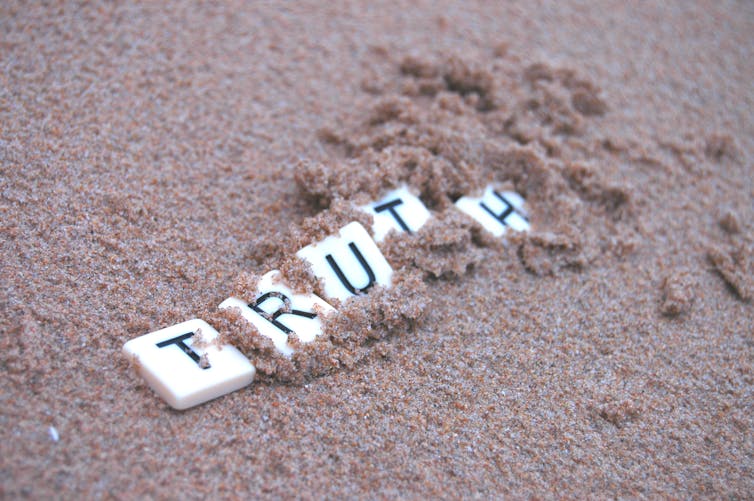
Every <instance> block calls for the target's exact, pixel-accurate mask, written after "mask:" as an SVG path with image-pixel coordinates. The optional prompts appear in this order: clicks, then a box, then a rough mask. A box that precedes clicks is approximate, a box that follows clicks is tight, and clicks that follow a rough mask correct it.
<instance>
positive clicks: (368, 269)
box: [325, 242, 375, 294]
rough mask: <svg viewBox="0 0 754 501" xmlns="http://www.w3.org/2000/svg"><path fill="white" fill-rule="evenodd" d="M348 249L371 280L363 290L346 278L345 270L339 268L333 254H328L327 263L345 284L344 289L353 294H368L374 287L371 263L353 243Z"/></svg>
mask: <svg viewBox="0 0 754 501" xmlns="http://www.w3.org/2000/svg"><path fill="white" fill-rule="evenodd" d="M348 247H349V248H350V249H351V252H353V255H354V256H356V259H358V261H359V263H360V264H361V266H362V267H363V268H364V271H366V272H367V277H368V278H369V282H368V283H367V284H366V285H365V286H364V287H362V288H360V289H357V288H355V287H354V286H353V285H352V284H351V281H350V280H348V279H347V278H346V276H345V275H344V274H343V270H341V269H340V266H338V263H336V262H335V259H333V257H332V254H328V255H327V256H326V257H325V259H327V263H328V264H329V265H330V267H331V268H332V269H333V271H334V272H335V274H336V275H337V276H338V279H340V282H341V283H342V284H343V287H345V288H346V289H348V291H349V292H350V293H351V294H358V293H360V292H366V291H367V289H369V288H370V287H372V286H373V285H374V280H375V277H374V271H372V267H371V266H369V263H367V261H366V259H364V256H363V255H362V254H361V251H360V250H359V248H358V247H356V244H355V243H353V242H351V243H350V244H348Z"/></svg>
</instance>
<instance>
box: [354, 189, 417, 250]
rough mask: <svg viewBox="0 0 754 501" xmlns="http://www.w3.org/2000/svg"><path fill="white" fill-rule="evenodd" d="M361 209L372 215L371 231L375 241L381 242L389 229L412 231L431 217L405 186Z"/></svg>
mask: <svg viewBox="0 0 754 501" xmlns="http://www.w3.org/2000/svg"><path fill="white" fill-rule="evenodd" d="M361 209H362V210H364V211H366V212H368V213H369V214H371V215H372V217H374V224H373V225H372V233H373V234H374V239H375V240H376V241H377V242H382V241H383V240H384V239H385V237H386V236H387V234H388V232H389V231H390V230H396V231H398V232H404V231H405V232H408V233H414V232H416V231H418V230H419V228H421V227H422V226H423V225H424V223H426V222H427V220H428V219H429V218H430V217H431V216H430V213H429V211H428V210H427V208H426V207H425V206H424V204H423V203H422V202H421V200H419V198H417V197H416V196H414V195H412V194H411V192H410V191H408V188H407V187H406V186H402V187H400V188H398V189H397V190H393V191H391V192H390V193H388V194H387V195H386V196H385V197H384V198H383V199H382V200H380V201H379V202H375V203H373V204H369V205H365V206H364V207H361Z"/></svg>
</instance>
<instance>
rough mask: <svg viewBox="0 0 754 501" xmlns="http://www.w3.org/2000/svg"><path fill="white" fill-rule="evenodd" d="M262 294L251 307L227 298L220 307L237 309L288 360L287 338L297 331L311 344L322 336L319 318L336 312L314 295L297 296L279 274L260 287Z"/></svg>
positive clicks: (266, 277) (269, 276) (265, 279)
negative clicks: (281, 280)
mask: <svg viewBox="0 0 754 501" xmlns="http://www.w3.org/2000/svg"><path fill="white" fill-rule="evenodd" d="M257 288H258V289H259V295H258V296H257V297H256V298H255V300H254V302H253V303H251V304H246V303H245V302H244V301H242V300H240V299H238V298H234V297H231V298H228V299H226V300H225V301H223V302H222V303H220V308H223V309H225V308H234V307H235V308H238V309H239V310H241V315H243V317H244V318H245V319H246V320H248V321H249V322H251V323H252V324H253V325H254V327H256V328H257V330H258V331H259V333H260V334H262V335H263V336H265V337H268V338H270V339H271V340H272V342H273V343H274V344H275V348H277V350H278V351H279V352H280V353H282V354H283V355H285V356H286V357H289V358H290V356H291V355H293V348H291V347H290V346H289V345H288V335H289V334H290V333H291V332H295V333H296V336H298V338H299V339H300V340H301V342H302V343H309V342H311V341H313V340H314V338H315V337H317V336H319V335H320V334H322V321H321V320H320V315H326V314H328V313H330V312H333V311H335V309H334V308H333V307H332V306H330V305H329V304H327V303H326V302H324V301H323V300H322V299H320V298H319V297H317V296H315V295H314V294H295V293H294V292H293V291H292V290H291V289H290V288H289V287H287V286H286V285H284V284H283V283H281V282H280V272H279V271H277V270H273V271H271V272H269V273H267V274H266V275H264V276H263V277H262V278H261V280H260V281H259V283H258V284H257Z"/></svg>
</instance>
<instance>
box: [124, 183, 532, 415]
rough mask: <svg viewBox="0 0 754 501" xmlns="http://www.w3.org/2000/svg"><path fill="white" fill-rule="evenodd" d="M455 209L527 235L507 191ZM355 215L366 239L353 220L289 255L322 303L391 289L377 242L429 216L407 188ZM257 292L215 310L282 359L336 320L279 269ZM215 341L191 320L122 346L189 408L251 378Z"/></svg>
mask: <svg viewBox="0 0 754 501" xmlns="http://www.w3.org/2000/svg"><path fill="white" fill-rule="evenodd" d="M455 206H456V207H457V208H458V209H460V210H461V211H463V212H464V213H466V214H467V215H469V216H470V217H472V218H474V219H475V220H476V221H477V222H479V223H480V224H481V225H482V227H484V228H485V229H486V230H487V231H489V232H490V233H492V234H493V235H495V236H497V237H502V236H503V234H504V233H505V232H506V230H507V229H508V228H510V229H512V230H515V231H528V230H529V220H528V218H527V216H526V212H525V210H524V207H523V206H524V199H523V198H522V197H521V196H520V195H518V194H517V193H514V192H510V191H505V192H500V191H497V190H496V189H494V187H493V186H488V187H487V188H486V189H485V191H484V193H483V194H482V196H481V197H478V198H477V197H462V198H460V199H459V200H458V201H456V203H455ZM360 209H362V210H364V211H366V212H368V213H369V214H371V215H372V217H373V221H374V223H373V225H372V228H371V230H372V231H371V235H370V234H369V232H367V230H366V229H365V228H364V227H363V226H362V225H361V224H359V223H357V222H352V223H349V224H347V225H345V226H344V227H343V228H341V229H340V230H339V231H338V234H337V235H331V236H328V237H326V238H325V239H324V240H321V241H319V242H315V243H312V244H311V245H308V246H306V247H304V248H303V249H301V250H299V251H298V252H297V253H296V256H297V257H298V258H299V259H303V260H304V261H305V262H306V263H307V264H308V265H309V267H310V269H311V271H312V274H313V276H314V277H316V279H319V280H321V282H322V284H323V286H324V290H323V292H324V296H326V299H330V298H334V299H338V300H340V301H347V300H348V299H349V298H352V297H354V296H356V295H359V294H364V293H366V292H368V291H369V289H370V288H372V287H373V286H374V285H375V284H379V285H381V286H383V287H390V286H391V281H392V275H393V269H392V268H391V267H390V264H389V263H388V262H387V260H386V259H385V256H384V255H383V254H382V252H381V251H380V249H379V247H378V245H377V244H378V243H380V242H382V241H383V240H384V239H385V237H386V236H387V234H388V233H389V232H390V231H397V232H403V233H408V234H411V233H415V232H416V231H418V230H419V229H420V228H421V227H422V226H423V225H424V224H425V223H426V222H427V221H428V220H429V219H430V218H431V217H432V216H431V214H430V212H429V211H428V210H427V208H426V207H425V205H424V204H423V203H422V201H421V200H420V199H419V198H418V197H417V196H415V195H414V194H412V193H411V191H409V189H408V188H407V187H406V186H403V187H401V188H398V189H396V190H394V191H391V192H390V193H388V194H387V195H386V196H385V197H384V198H383V199H381V200H379V201H377V202H375V203H372V204H369V205H366V206H364V207H360ZM257 290H258V296H257V297H256V298H255V299H254V300H253V301H252V302H251V303H247V302H246V301H242V300H241V299H238V298H235V297H230V298H228V299H226V300H225V301H223V302H222V303H220V306H219V307H220V308H221V309H227V308H237V309H238V310H239V311H240V313H241V315H242V316H243V318H244V319H245V320H246V321H248V322H250V323H251V324H252V325H253V326H254V327H255V328H256V329H257V331H258V332H259V333H260V334H261V335H262V336H266V337H268V338H269V339H270V340H272V343H273V344H274V346H275V348H276V349H277V350H278V351H279V352H280V353H281V354H282V355H283V356H285V357H289V358H290V357H291V356H292V355H293V353H294V350H293V348H292V347H291V346H290V345H289V344H288V337H289V336H290V335H291V334H293V333H295V334H296V336H297V337H298V339H299V340H300V341H301V342H302V343H310V342H312V341H313V340H314V339H315V338H316V337H317V336H319V335H321V334H322V321H321V319H322V317H324V316H326V315H337V310H336V309H335V308H333V307H332V306H331V305H330V304H328V303H327V301H326V300H325V299H322V298H320V297H318V296H316V295H314V294H301V293H297V292H295V291H293V290H292V289H291V288H290V287H288V285H286V284H285V283H284V282H283V280H282V276H281V274H280V272H279V271H278V270H273V271H270V272H269V273H267V274H265V275H264V276H263V277H262V278H261V279H260V280H259V283H258V284H257ZM218 336H219V333H218V332H217V330H215V329H214V328H213V327H212V326H211V325H209V324H208V323H207V322H205V321H204V320H201V319H199V318H195V319H192V320H189V321H187V322H182V323H180V324H177V325H173V326H171V327H167V328H165V329H161V330H158V331H155V332H151V333H149V334H145V335H143V336H140V337H138V338H136V339H132V340H130V341H128V342H127V343H126V344H125V345H123V352H124V354H125V355H126V356H127V357H129V358H131V359H132V360H134V362H135V366H136V367H137V370H138V372H139V374H140V375H141V376H142V377H143V378H144V379H145V380H146V381H147V383H148V384H149V386H150V387H151V388H152V389H153V390H154V391H155V392H156V393H157V394H158V395H160V397H162V398H163V399H164V400H165V401H166V402H167V403H168V404H169V405H170V406H172V407H173V408H175V409H188V408H189V407H193V406H195V405H199V404H202V403H204V402H207V401H209V400H212V399H214V398H217V397H219V396H222V395H225V394H227V393H230V392H232V391H236V390H239V389H241V388H243V387H245V386H246V385H248V384H250V383H251V382H252V381H253V379H254V375H255V373H256V369H255V368H254V365H253V364H252V363H251V362H250V361H249V360H248V359H247V358H246V357H245V356H244V355H243V354H242V353H241V352H240V351H238V350H237V349H236V348H234V347H233V346H230V345H228V344H220V343H218V342H217V338H218ZM199 340H201V342H199Z"/></svg>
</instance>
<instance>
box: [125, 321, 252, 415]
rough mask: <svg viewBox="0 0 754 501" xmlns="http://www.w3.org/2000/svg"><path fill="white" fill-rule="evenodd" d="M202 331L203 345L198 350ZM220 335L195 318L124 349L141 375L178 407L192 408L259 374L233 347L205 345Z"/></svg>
mask: <svg viewBox="0 0 754 501" xmlns="http://www.w3.org/2000/svg"><path fill="white" fill-rule="evenodd" d="M199 332H201V340H202V343H201V346H194V343H195V342H196V340H197V339H198V336H197V334H198V333H199ZM218 335H219V334H218V333H217V331H216V330H215V329H213V328H212V327H211V326H210V325H209V324H207V323H206V322H205V321H204V320H200V319H198V318H197V319H194V320H189V321H188V322H183V323H180V324H176V325H173V326H172V327H168V328H166V329H162V330H159V331H155V332H152V333H150V334H146V335H144V336H141V337H137V338H136V339H132V340H130V341H128V342H127V343H126V344H124V345H123V353H124V354H125V355H126V356H129V357H135V358H136V361H137V366H138V370H139V374H141V376H142V377H143V378H144V379H145V380H146V381H147V383H148V384H149V386H150V387H151V388H152V389H153V390H154V391H155V392H157V394H158V395H160V396H161V397H162V398H163V399H164V400H165V401H166V402H167V403H168V404H170V406H172V407H173V408H175V409H188V408H189V407H193V406H195V405H199V404H202V403H204V402H207V401H208V400H212V399H213V398H217V397H219V396H222V395H225V394H226V393H230V392H232V391H235V390H238V389H241V388H243V387H244V386H246V385H248V384H249V383H251V382H252V381H253V380H254V374H255V372H256V370H255V369H254V366H253V365H252V364H251V362H249V360H248V359H247V358H246V357H245V356H243V354H242V353H241V352H240V351H238V350H237V349H235V348H234V347H232V346H230V345H227V344H226V345H222V346H219V347H218V346H216V345H214V344H211V345H207V344H206V343H210V342H212V341H214V340H215V339H216V338H217V336H218Z"/></svg>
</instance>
